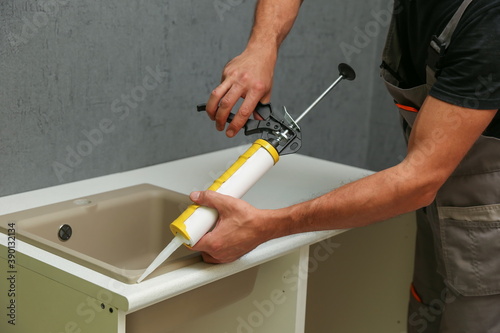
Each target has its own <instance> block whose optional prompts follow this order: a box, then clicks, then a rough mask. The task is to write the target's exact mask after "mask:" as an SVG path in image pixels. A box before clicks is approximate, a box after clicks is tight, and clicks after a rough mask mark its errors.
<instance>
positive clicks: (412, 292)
mask: <svg viewBox="0 0 500 333" xmlns="http://www.w3.org/2000/svg"><path fill="white" fill-rule="evenodd" d="M410 290H411V294H412V295H413V297H414V298H415V299H416V300H417V301H418V302H419V303H422V299H421V298H420V296H418V294H417V291H416V290H415V287H414V286H413V283H412V284H411V287H410Z"/></svg>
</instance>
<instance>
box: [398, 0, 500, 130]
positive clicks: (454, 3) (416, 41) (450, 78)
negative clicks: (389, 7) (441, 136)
mask: <svg viewBox="0 0 500 333" xmlns="http://www.w3.org/2000/svg"><path fill="white" fill-rule="evenodd" d="M396 1H399V2H398V3H397V4H396V5H397V6H400V7H399V8H400V9H399V11H398V12H397V14H396V15H395V17H396V20H397V21H396V22H397V27H398V32H399V36H400V42H401V46H402V48H403V58H402V63H403V65H404V67H405V70H406V73H407V77H406V79H407V81H408V82H405V83H404V85H407V86H409V87H411V86H416V85H420V84H423V83H425V75H426V74H425V68H426V61H427V54H428V46H429V43H430V40H431V38H432V36H433V35H439V34H440V33H441V31H442V30H443V29H444V27H445V26H446V24H447V23H448V22H449V20H450V19H451V17H452V16H453V14H454V13H455V12H456V10H457V9H458V7H459V6H460V4H461V3H462V0H396ZM430 95H431V96H433V97H435V98H437V99H440V100H442V101H445V102H448V103H450V104H454V105H459V106H463V107H468V108H472V109H478V110H480V109H483V110H485V109H499V108H500V0H475V1H473V2H472V3H471V4H470V5H469V7H468V8H467V10H466V11H465V13H464V15H463V16H462V19H461V20H460V22H459V24H458V26H457V29H456V30H455V32H454V34H453V36H452V39H451V42H450V45H449V47H448V49H447V51H446V54H445V55H444V56H443V58H442V59H441V61H440V68H439V70H438V77H437V81H436V83H435V84H434V86H433V87H432V89H431V92H430ZM484 134H486V135H491V136H495V137H498V138H500V113H497V115H496V117H495V119H494V120H493V121H492V123H491V124H490V126H489V127H488V129H487V130H486V132H485V133H484Z"/></svg>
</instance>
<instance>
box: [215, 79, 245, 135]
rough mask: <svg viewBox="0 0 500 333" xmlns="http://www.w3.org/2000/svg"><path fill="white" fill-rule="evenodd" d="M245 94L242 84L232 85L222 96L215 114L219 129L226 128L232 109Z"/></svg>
mask: <svg viewBox="0 0 500 333" xmlns="http://www.w3.org/2000/svg"><path fill="white" fill-rule="evenodd" d="M243 95H244V92H243V88H242V87H241V86H236V85H232V86H231V88H230V89H229V91H228V92H226V94H225V95H224V97H222V99H221V100H220V103H219V107H218V109H217V112H216V114H215V123H216V124H215V126H216V128H217V130H219V131H222V130H224V128H225V127H226V121H227V117H228V116H229V113H231V110H232V109H233V107H234V106H235V105H236V103H237V102H238V100H239V99H240V97H243Z"/></svg>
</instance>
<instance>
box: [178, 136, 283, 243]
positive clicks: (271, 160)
mask: <svg viewBox="0 0 500 333" xmlns="http://www.w3.org/2000/svg"><path fill="white" fill-rule="evenodd" d="M278 160H279V154H278V152H277V151H276V149H275V148H274V147H273V146H272V145H271V144H270V143H269V142H267V141H266V140H263V139H258V140H256V141H255V142H254V143H253V144H252V146H251V147H250V148H249V149H248V150H247V151H246V152H245V153H243V154H242V155H241V156H240V157H239V158H238V160H236V162H234V163H233V165H231V167H229V169H227V170H226V171H225V172H224V173H223V174H222V176H220V177H219V178H218V179H217V180H215V181H214V183H213V184H212V185H211V186H210V187H209V188H208V190H210V191H215V192H218V193H221V194H225V195H230V196H232V197H235V198H241V197H242V196H243V195H244V194H245V193H246V192H247V191H248V190H249V189H250V188H251V187H252V186H253V185H254V184H255V183H256V182H257V181H258V180H259V179H260V178H261V177H262V176H263V175H264V174H265V173H266V172H267V171H268V170H269V169H270V168H272V166H273V165H274V164H276V163H277V162H278ZM217 218H218V213H217V211H216V210H215V209H213V208H209V207H204V206H200V205H196V204H193V205H190V206H189V207H188V208H187V209H186V210H185V211H184V212H183V213H182V214H181V215H180V216H179V217H178V218H177V219H176V220H175V221H174V222H172V223H171V224H170V230H171V231H172V232H173V233H174V235H176V236H182V237H183V238H184V239H185V242H184V243H185V244H186V245H187V246H190V247H191V246H194V245H195V244H196V243H198V241H199V240H200V239H201V238H202V237H203V236H204V235H205V234H206V233H207V232H208V231H210V229H212V228H213V226H214V225H215V223H216V221H217Z"/></svg>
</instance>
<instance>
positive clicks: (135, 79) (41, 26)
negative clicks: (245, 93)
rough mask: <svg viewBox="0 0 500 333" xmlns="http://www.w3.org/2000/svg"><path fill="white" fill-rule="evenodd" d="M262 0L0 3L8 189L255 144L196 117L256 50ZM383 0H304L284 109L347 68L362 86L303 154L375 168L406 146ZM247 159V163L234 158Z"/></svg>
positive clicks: (340, 95)
mask: <svg viewBox="0 0 500 333" xmlns="http://www.w3.org/2000/svg"><path fill="white" fill-rule="evenodd" d="M254 3H255V2H254V1H249V0H246V1H243V0H210V1H194V0H182V1H169V0H163V1H160V0H147V1H146V0H107V1H95V0H78V1H77V0H39V1H35V0H9V1H2V2H0V13H1V14H0V75H1V78H0V173H1V174H0V195H7V194H12V193H18V192H23V191H27V190H31V189H37V188H42V187H47V186H52V185H57V184H61V183H66V182H72V181H76V180H81V179H86V178H91V177H96V176H101V175H106V174H110V173H116V172H120V171H126V170H130V169H134V168H139V167H143V166H147V165H153V164H158V163H162V162H166V161H170V160H175V159H179V158H183V157H187V156H192V155H196V154H201V153H205V152H210V151H214V150H219V149H222V148H227V147H232V146H235V145H240V144H244V143H247V142H249V141H250V139H248V138H245V137H244V136H242V135H239V136H237V137H236V138H234V139H228V138H226V137H225V136H224V135H223V134H222V133H219V132H217V131H215V129H214V128H215V127H214V124H213V123H212V122H211V121H209V119H208V118H207V117H205V116H204V115H202V114H198V113H197V112H195V106H196V104H198V103H201V102H205V101H206V99H207V97H208V94H209V93H210V91H211V90H212V89H213V88H214V87H215V86H216V85H217V83H218V81H219V79H220V73H221V69H222V67H223V66H224V64H225V63H226V62H227V61H228V60H230V59H231V58H232V57H234V56H235V55H237V54H238V53H239V52H240V51H241V50H242V49H243V47H244V45H245V42H246V40H247V37H248V34H249V30H250V27H251V24H252V14H253V8H254ZM388 8H389V9H390V4H389V3H388V2H387V1H385V0H384V1H382V0H358V1H340V0H335V1H334V0H316V1H315V0H309V1H305V2H304V5H303V8H302V11H301V14H300V16H299V18H298V20H297V22H296V25H295V27H294V29H293V30H292V33H291V34H290V36H289V38H288V39H287V40H286V42H285V43H284V45H283V47H282V49H281V52H280V59H279V62H278V66H277V70H276V75H275V87H274V90H273V96H272V102H273V105H274V107H275V108H276V107H280V106H281V105H286V106H287V108H288V110H289V111H290V113H292V114H294V115H298V114H299V113H301V112H302V111H303V110H304V109H305V108H306V107H307V106H308V104H309V103H311V102H312V101H313V100H314V99H315V98H316V96H317V95H318V94H320V93H321V92H322V91H323V90H324V89H325V88H326V87H327V86H328V85H329V84H330V83H331V82H332V80H333V79H335V78H336V77H337V69H336V67H337V64H338V63H339V62H348V63H350V64H351V65H352V66H353V67H355V69H356V71H357V73H358V78H357V80H356V81H355V82H352V83H351V82H349V83H347V82H345V83H343V84H342V85H341V86H339V87H338V88H337V89H336V90H335V91H334V92H332V93H331V94H330V95H329V96H328V97H327V98H326V99H325V100H324V101H323V102H322V103H321V104H320V105H318V106H317V108H316V109H315V110H314V112H313V113H311V115H310V116H308V117H307V118H305V119H304V120H303V122H302V123H301V126H302V128H303V141H304V144H303V148H302V150H301V153H302V154H307V155H311V156H315V157H318V158H323V159H328V160H332V161H336V162H340V163H346V164H350V165H355V166H359V167H364V168H370V169H381V168H384V167H386V166H389V165H392V164H394V163H396V162H397V161H398V159H399V158H401V157H402V155H403V152H404V147H403V145H402V136H401V134H400V132H399V128H398V120H397V116H396V113H395V110H394V109H393V107H392V106H391V101H390V98H389V97H388V95H387V94H386V92H385V91H384V89H383V87H382V85H381V82H380V79H379V77H378V65H379V63H380V60H379V59H380V52H381V48H382V43H383V40H384V37H385V31H386V28H387V22H386V21H385V20H384V17H383V15H382V16H381V13H383V12H384V11H385V12H388ZM235 158H236V157H235Z"/></svg>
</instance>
